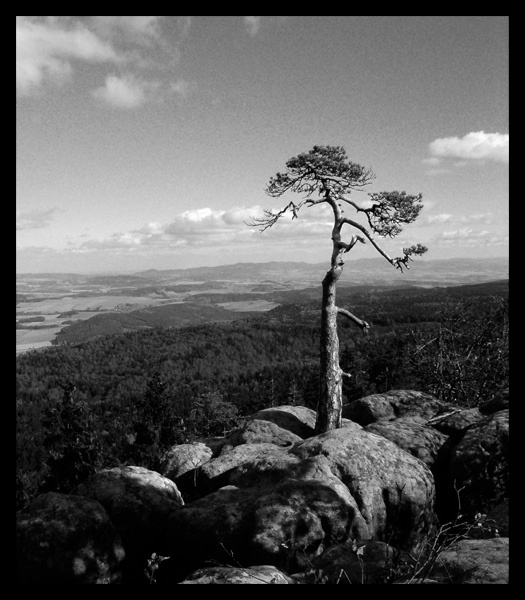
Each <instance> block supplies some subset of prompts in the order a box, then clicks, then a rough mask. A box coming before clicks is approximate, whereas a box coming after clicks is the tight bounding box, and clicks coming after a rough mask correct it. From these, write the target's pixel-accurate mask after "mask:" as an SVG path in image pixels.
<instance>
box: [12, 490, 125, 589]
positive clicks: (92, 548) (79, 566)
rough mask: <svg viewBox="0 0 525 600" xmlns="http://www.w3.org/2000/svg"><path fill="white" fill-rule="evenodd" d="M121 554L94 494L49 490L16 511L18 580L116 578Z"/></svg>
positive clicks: (70, 581) (56, 581) (113, 580)
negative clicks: (87, 495) (76, 494)
mask: <svg viewBox="0 0 525 600" xmlns="http://www.w3.org/2000/svg"><path fill="white" fill-rule="evenodd" d="M124 556H125V552H124V548H123V546H122V543H121V539H120V536H119V534H118V533H117V531H116V529H115V527H114V526H113V523H112V522H111V521H110V518H109V516H108V514H107V512H106V510H105V509H104V507H103V506H102V505H101V504H100V503H99V502H96V501H95V500H90V499H88V498H82V497H79V496H68V495H66V494H59V493H54V492H49V493H47V494H42V495H41V496H38V497H37V498H36V499H35V500H34V501H33V502H32V503H31V504H30V505H29V506H28V507H27V508H26V509H25V510H23V511H20V512H19V513H18V514H17V517H16V564H17V581H16V583H18V584H27V583H30V584H79V583H80V584H82V583H88V584H101V583H120V579H121V567H122V562H123V560H124Z"/></svg>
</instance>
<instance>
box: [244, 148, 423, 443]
mask: <svg viewBox="0 0 525 600" xmlns="http://www.w3.org/2000/svg"><path fill="white" fill-rule="evenodd" d="M373 179H375V175H374V174H373V172H372V171H371V170H370V169H365V168H364V167H362V166H361V165H358V164H356V163H353V162H351V161H350V160H349V159H348V156H347V154H346V151H345V149H344V148H342V147H340V146H314V147H313V149H312V150H310V151H309V152H308V153H302V154H299V155H298V156H295V157H293V158H291V159H290V160H288V162H287V163H286V172H285V173H277V175H275V177H272V178H271V179H270V182H269V183H268V185H267V187H266V190H265V191H266V193H267V194H268V195H269V196H271V197H273V198H279V197H281V196H282V195H283V194H285V193H287V192H296V193H298V194H302V196H303V198H302V199H301V200H300V201H298V202H294V201H293V200H292V201H290V202H289V203H288V204H287V205H286V206H285V207H284V208H283V209H281V210H279V211H277V212H274V211H273V210H264V213H263V214H264V216H263V217H260V218H253V219H252V220H251V222H250V223H249V225H251V226H255V227H259V228H260V231H261V232H263V231H265V230H266V229H268V228H270V227H273V225H275V223H277V221H278V220H279V219H280V218H281V217H283V216H284V215H285V214H291V216H292V219H296V218H298V216H299V211H300V210H301V209H302V208H304V207H312V206H317V205H319V204H328V205H329V206H330V208H331V209H332V212H333V216H334V226H333V229H332V243H333V249H332V257H331V263H330V270H329V271H328V272H327V273H326V276H325V278H324V279H323V283H322V285H323V294H322V308H321V343H320V387H319V401H318V405H317V421H316V427H315V429H316V433H323V432H325V431H328V430H330V429H335V428H338V427H341V413H342V390H343V385H342V381H343V377H350V375H349V374H347V373H344V372H343V370H342V369H341V367H340V365H339V337H338V335H337V316H338V315H343V316H345V317H347V318H348V319H350V321H352V322H353V323H354V324H355V325H357V326H358V327H360V328H361V329H362V330H363V332H365V333H366V332H367V330H368V328H369V325H368V323H367V322H366V321H363V320H362V319H359V318H358V317H356V316H355V315H353V314H352V313H351V312H349V311H348V310H346V309H344V308H341V307H339V306H337V305H336V303H335V298H336V285H337V282H338V280H339V278H340V277H341V274H342V272H343V266H344V260H343V256H344V254H346V253H347V252H349V251H350V250H351V249H352V248H353V247H354V246H355V245H356V244H357V242H360V243H362V244H364V243H366V241H367V240H368V242H370V243H371V244H372V246H373V247H374V248H375V249H376V250H377V252H379V254H380V255H381V256H383V257H384V258H385V259H386V260H387V261H388V262H389V263H390V264H391V265H393V266H394V267H396V268H398V269H401V270H403V268H407V269H408V268H409V267H408V262H409V261H410V260H411V258H410V257H411V256H413V255H422V254H424V253H425V252H426V251H427V248H425V247H424V246H422V245H421V244H417V245H414V246H411V247H409V248H403V256H401V257H396V258H391V257H390V256H388V254H387V253H386V252H385V251H384V250H383V249H382V248H381V247H380V246H379V245H378V243H377V242H376V240H375V239H374V238H373V237H372V234H377V235H378V236H380V237H383V238H386V237H389V238H393V237H395V236H397V235H398V234H399V233H401V231H402V227H401V226H402V225H404V224H408V223H413V222H414V221H415V220H416V218H417V217H418V215H419V213H420V212H421V209H422V208H423V206H422V204H421V200H422V195H421V194H418V195H415V196H412V195H409V194H407V193H406V192H397V191H394V192H379V193H369V194H368V196H369V199H370V201H369V202H367V203H366V205H365V204H363V203H357V202H354V201H353V200H351V199H350V197H349V196H350V195H351V192H353V191H356V190H362V189H363V188H364V187H365V186H366V185H368V184H369V183H370V182H371V181H372V180H373ZM348 208H350V209H353V211H355V213H357V214H362V215H364V217H365V218H366V221H367V223H368V227H369V229H367V228H366V227H365V226H364V225H362V224H361V223H360V222H359V221H355V220H353V219H351V218H349V217H347V216H346V214H345V209H348ZM345 225H348V226H349V227H350V228H352V229H353V230H354V231H355V233H353V234H352V235H351V236H350V237H349V238H348V241H347V242H344V241H343V240H342V229H343V227H344V226H345Z"/></svg>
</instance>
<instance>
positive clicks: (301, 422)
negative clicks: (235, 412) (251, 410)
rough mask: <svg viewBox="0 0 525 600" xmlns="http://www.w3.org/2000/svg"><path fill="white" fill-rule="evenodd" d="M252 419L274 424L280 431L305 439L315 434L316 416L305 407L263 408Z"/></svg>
mask: <svg viewBox="0 0 525 600" xmlns="http://www.w3.org/2000/svg"><path fill="white" fill-rule="evenodd" d="M252 418H253V419H259V420H262V421H269V422H271V423H275V424H276V425H278V426H279V427H280V428H281V429H286V430H287V431H290V432H291V433H293V434H295V435H297V436H299V437H300V438H303V439H306V438H309V437H312V436H313V435H314V433H315V421H316V418H317V415H316V412H315V411H314V410H312V409H311V408H306V406H276V407H273V408H264V409H263V410H260V411H258V412H256V413H255V414H254V415H252Z"/></svg>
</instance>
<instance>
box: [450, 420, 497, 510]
mask: <svg viewBox="0 0 525 600" xmlns="http://www.w3.org/2000/svg"><path fill="white" fill-rule="evenodd" d="M449 471H450V481H451V484H452V482H455V486H456V489H458V490H461V496H460V501H461V512H463V513H464V514H466V515H473V514H474V513H476V512H481V513H487V512H488V511H490V510H491V509H492V508H493V507H494V506H496V505H497V504H498V503H499V502H501V500H503V499H504V498H508V496H509V411H508V410H501V411H498V412H496V413H493V414H491V415H489V416H487V417H484V418H483V419H482V420H481V421H478V422H477V423H475V424H474V425H471V426H470V427H469V428H468V429H467V431H466V433H465V435H464V436H463V438H462V439H461V441H460V442H459V443H458V444H457V445H456V446H455V447H454V448H453V450H452V453H451V458H450V469H449Z"/></svg>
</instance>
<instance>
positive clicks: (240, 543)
mask: <svg viewBox="0 0 525 600" xmlns="http://www.w3.org/2000/svg"><path fill="white" fill-rule="evenodd" d="M355 517H356V515H355V511H354V509H353V508H352V507H351V506H349V505H348V503H347V502H345V501H344V500H343V499H342V498H341V496H340V495H339V493H338V492H337V491H336V490H334V489H333V487H331V486H330V485H328V484H326V483H324V482H323V481H321V480H304V481H301V480H294V479H288V480H286V481H284V482H282V483H279V484H277V485H275V486H271V487H264V486H258V487H250V488H245V489H240V488H236V487H234V486H226V487H223V488H221V489H219V490H217V491H216V492H214V493H212V494H209V495H207V496H205V497H204V498H201V499H199V500H196V501H194V502H192V503H191V504H187V505H185V506H184V507H182V508H181V509H180V510H178V511H174V512H173V513H172V514H171V516H170V519H169V523H168V538H169V541H170V548H169V555H170V556H171V557H172V559H174V560H173V563H172V564H173V565H177V566H178V567H179V568H180V569H182V572H183V574H184V571H186V573H190V572H192V571H193V570H195V569H196V568H199V567H202V565H203V564H204V562H205V561H208V560H215V561H217V562H218V563H219V564H231V563H232V562H234V563H235V564H239V565H241V566H250V565H252V566H253V565H258V564H262V565H265V564H272V565H275V566H276V567H278V568H280V569H284V570H285V571H287V572H290V570H301V569H302V568H304V567H305V566H306V565H307V564H308V561H309V560H311V559H312V558H313V557H314V556H316V555H317V554H319V553H320V552H322V551H323V550H324V548H326V547H329V546H331V545H333V544H337V543H339V542H341V541H344V540H345V539H347V537H348V535H349V532H350V531H351V527H352V524H353V523H354V521H355Z"/></svg>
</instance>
